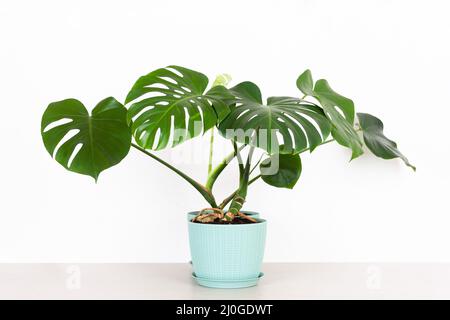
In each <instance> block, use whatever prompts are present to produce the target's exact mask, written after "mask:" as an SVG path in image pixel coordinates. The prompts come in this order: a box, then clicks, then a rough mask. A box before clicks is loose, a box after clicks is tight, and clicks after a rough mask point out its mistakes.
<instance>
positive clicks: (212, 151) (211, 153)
mask: <svg viewBox="0 0 450 320" xmlns="http://www.w3.org/2000/svg"><path fill="white" fill-rule="evenodd" d="M213 154H214V127H213V128H211V138H210V139H209V159H208V176H209V175H210V174H211V170H212V162H213Z"/></svg>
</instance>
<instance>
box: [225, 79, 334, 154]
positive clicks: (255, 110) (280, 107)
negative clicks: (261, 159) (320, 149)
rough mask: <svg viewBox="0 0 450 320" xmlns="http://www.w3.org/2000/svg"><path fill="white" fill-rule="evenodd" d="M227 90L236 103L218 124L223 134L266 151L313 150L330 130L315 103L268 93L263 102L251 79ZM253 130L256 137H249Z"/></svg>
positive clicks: (294, 151) (293, 152) (270, 152)
mask: <svg viewBox="0 0 450 320" xmlns="http://www.w3.org/2000/svg"><path fill="white" fill-rule="evenodd" d="M230 92H231V93H233V95H234V96H235V97H236V105H235V106H233V107H232V108H231V112H230V114H229V115H228V116H227V117H226V118H225V119H224V120H223V121H222V122H221V123H220V125H219V131H220V133H221V134H222V135H223V136H224V137H225V138H228V139H233V140H235V141H238V142H240V143H250V144H252V145H255V146H256V147H259V148H262V149H264V150H266V151H267V152H268V153H269V154H274V153H278V152H282V153H285V154H295V153H299V152H300V151H302V150H304V149H306V148H310V150H311V151H312V150H314V148H315V147H317V146H318V145H319V144H320V143H322V142H323V141H324V139H326V137H327V136H328V135H329V133H330V123H329V121H328V120H327V118H326V117H325V115H324V113H323V111H322V109H321V108H319V107H318V106H316V105H314V104H311V103H307V102H304V101H302V100H300V99H297V98H292V97H270V98H268V99H267V103H265V104H264V103H263V101H262V98H261V92H260V90H259V88H258V86H256V85H255V84H254V83H252V82H242V83H240V84H238V85H237V86H235V87H234V88H232V89H230ZM255 130H256V131H257V132H256V133H257V134H256V139H254V137H252V135H253V134H254V131H255ZM277 133H278V134H277ZM282 144H283V145H284V147H283V150H280V145H282Z"/></svg>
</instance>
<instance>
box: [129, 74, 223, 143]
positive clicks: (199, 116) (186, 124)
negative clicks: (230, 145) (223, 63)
mask: <svg viewBox="0 0 450 320" xmlns="http://www.w3.org/2000/svg"><path fill="white" fill-rule="evenodd" d="M207 86H208V78H207V77H206V76H205V75H203V74H202V73H199V72H196V71H193V70H189V69H186V68H183V67H179V66H169V67H167V68H161V69H157V70H155V71H153V72H151V73H149V74H147V75H145V76H142V77H140V78H139V79H138V80H137V81H136V83H135V84H134V86H133V88H132V89H131V90H130V92H129V93H128V95H127V98H126V101H125V102H126V103H130V102H132V101H133V104H132V105H131V107H130V108H129V110H128V121H129V122H132V132H133V135H134V138H135V140H136V142H137V143H138V144H139V145H140V146H141V147H143V148H145V149H154V150H160V149H164V148H166V147H168V146H172V147H173V146H176V145H178V144H180V143H182V142H184V141H186V140H188V139H191V138H193V137H196V136H198V135H200V134H201V133H202V132H205V131H207V130H208V129H210V128H212V127H213V126H215V125H216V123H217V122H218V121H220V120H222V119H223V118H224V117H225V116H226V115H227V114H228V112H229V108H228V106H227V104H226V103H225V102H224V101H223V100H222V98H223V95H225V96H226V95H227V94H229V93H228V91H227V89H226V88H224V87H223V86H216V87H214V88H212V89H211V90H210V91H209V92H207V93H205V90H206V87H207ZM139 98H140V100H138V99H139ZM225 98H226V97H225ZM136 100H137V101H136ZM213 104H214V106H213ZM132 120H133V121H132ZM158 135H159V136H158Z"/></svg>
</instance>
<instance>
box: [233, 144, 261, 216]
mask: <svg viewBox="0 0 450 320" xmlns="http://www.w3.org/2000/svg"><path fill="white" fill-rule="evenodd" d="M254 151H255V146H251V147H250V150H249V152H248V156H247V162H246V163H245V168H244V173H243V175H242V179H241V181H240V183H239V189H238V190H237V192H236V194H235V195H234V197H233V200H232V201H231V204H230V210H229V211H230V212H231V213H232V214H234V215H237V214H238V213H239V212H240V210H241V208H242V206H243V205H244V202H245V198H246V197H247V190H248V184H249V178H250V167H251V162H252V157H253V152H254Z"/></svg>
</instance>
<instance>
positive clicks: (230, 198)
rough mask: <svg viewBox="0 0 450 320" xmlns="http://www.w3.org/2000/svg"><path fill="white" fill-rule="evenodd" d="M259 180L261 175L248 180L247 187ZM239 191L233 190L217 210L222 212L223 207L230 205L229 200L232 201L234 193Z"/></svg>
mask: <svg viewBox="0 0 450 320" xmlns="http://www.w3.org/2000/svg"><path fill="white" fill-rule="evenodd" d="M259 178H261V175H260V174H259V175H257V176H256V177H254V178H252V179H250V180H249V182H248V185H251V184H252V183H253V182H255V181H256V180H258V179H259ZM238 190H239V189H237V190H235V191H234V192H233V193H232V194H230V195H229V196H228V197H226V198H225V199H224V200H223V201H222V203H221V204H220V205H219V208H220V209H222V210H223V208H225V206H226V205H227V204H228V203H230V201H231V200H233V198H234V196H235V195H236V193H237V192H238Z"/></svg>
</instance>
